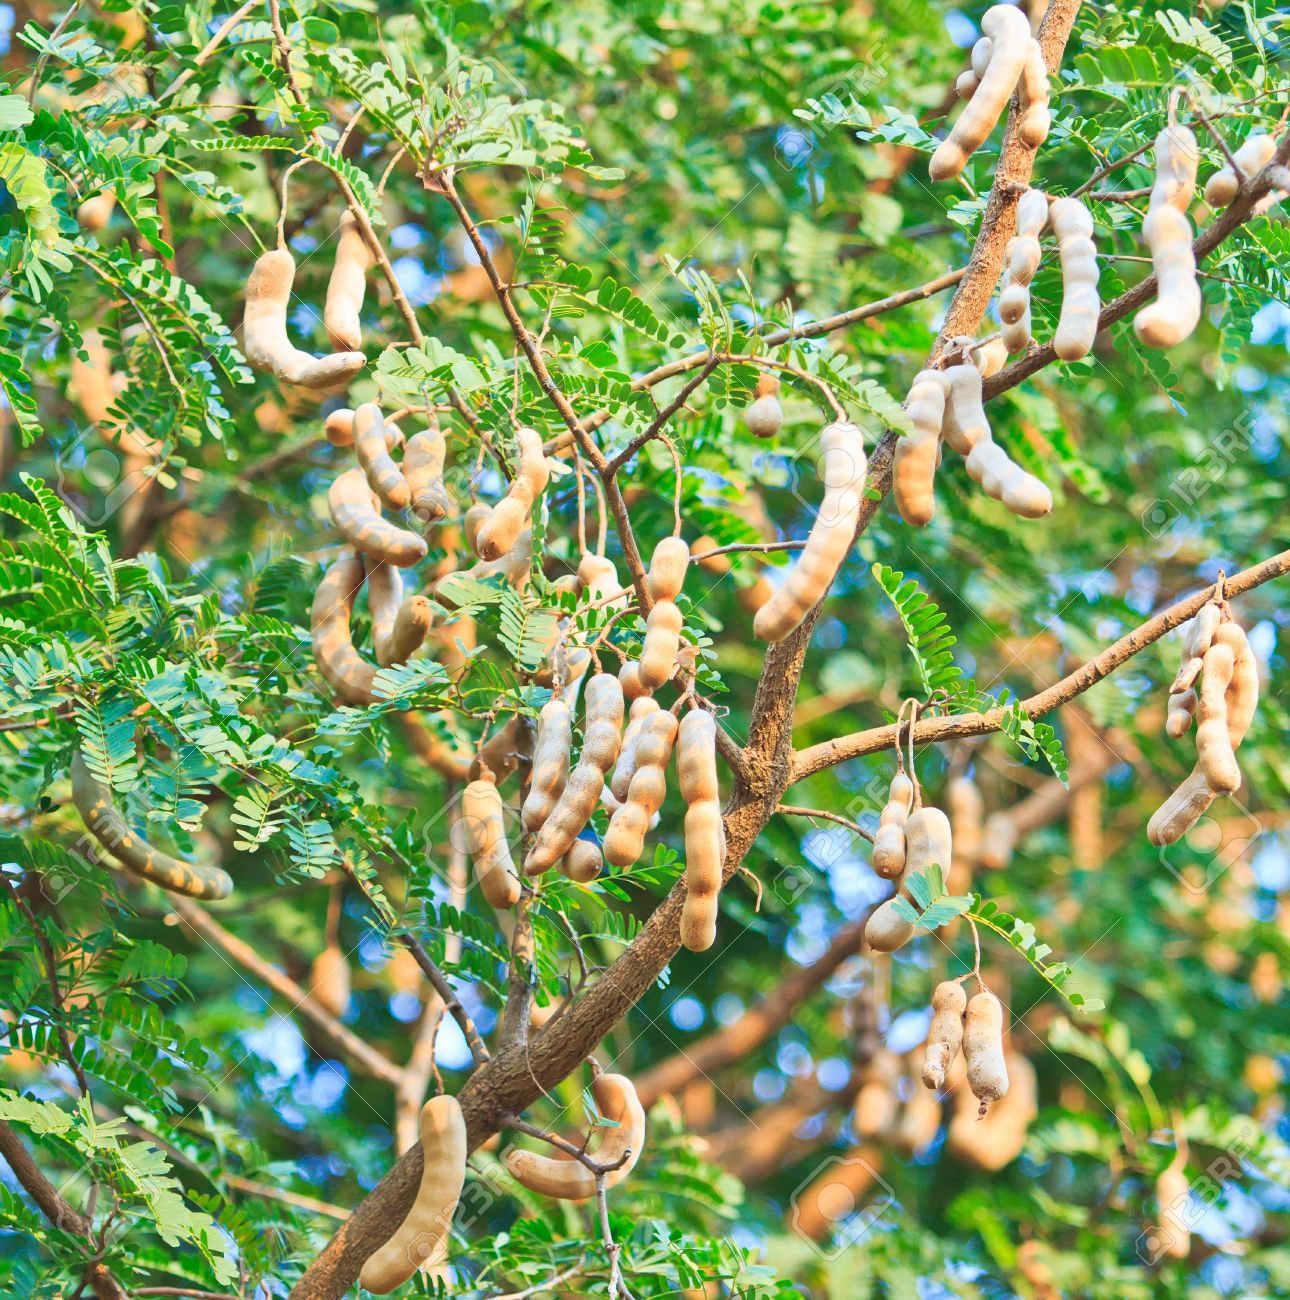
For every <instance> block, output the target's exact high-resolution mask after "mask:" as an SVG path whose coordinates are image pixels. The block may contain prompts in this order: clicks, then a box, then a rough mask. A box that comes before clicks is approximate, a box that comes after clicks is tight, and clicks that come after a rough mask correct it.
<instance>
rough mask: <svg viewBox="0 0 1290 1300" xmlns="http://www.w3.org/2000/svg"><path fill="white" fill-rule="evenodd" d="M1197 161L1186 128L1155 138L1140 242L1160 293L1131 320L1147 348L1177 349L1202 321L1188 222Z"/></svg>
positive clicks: (1169, 130)
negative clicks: (1153, 179)
mask: <svg viewBox="0 0 1290 1300" xmlns="http://www.w3.org/2000/svg"><path fill="white" fill-rule="evenodd" d="M1199 157H1200V151H1199V150H1198V148H1197V146H1196V137H1195V135H1193V134H1192V132H1191V130H1190V129H1189V128H1188V127H1185V126H1178V125H1174V126H1168V127H1166V128H1165V129H1164V130H1163V131H1161V132H1160V134H1159V135H1158V136H1157V137H1156V183H1155V186H1154V187H1153V188H1152V191H1151V201H1150V203H1149V204H1148V207H1147V216H1146V220H1145V221H1144V222H1143V223H1142V237H1143V239H1144V240H1145V241H1146V243H1147V247H1148V248H1149V249H1150V250H1151V261H1152V264H1153V266H1154V269H1155V273H1156V283H1157V286H1158V292H1157V296H1156V301H1155V302H1151V303H1148V304H1147V305H1146V306H1145V307H1143V308H1142V310H1141V311H1140V312H1138V314H1137V315H1136V316H1135V317H1134V318H1133V329H1134V333H1136V334H1137V336H1138V338H1139V340H1140V341H1141V342H1142V343H1144V344H1145V345H1146V346H1147V347H1149V348H1171V347H1174V346H1175V345H1176V344H1178V343H1181V342H1182V341H1183V340H1184V339H1185V338H1187V337H1188V336H1189V335H1190V334H1191V332H1192V331H1193V330H1194V329H1195V328H1196V326H1197V324H1198V323H1199V321H1200V312H1201V306H1202V299H1201V293H1200V286H1199V284H1197V282H1196V255H1195V253H1194V252H1193V250H1192V246H1191V238H1192V225H1191V221H1190V220H1189V219H1188V217H1187V206H1188V204H1190V203H1191V199H1192V194H1193V193H1194V191H1195V188H1196V164H1197V161H1198V160H1199Z"/></svg>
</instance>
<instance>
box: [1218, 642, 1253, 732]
mask: <svg viewBox="0 0 1290 1300" xmlns="http://www.w3.org/2000/svg"><path fill="white" fill-rule="evenodd" d="M1214 640H1215V641H1216V642H1219V643H1221V644H1223V645H1227V646H1230V647H1231V649H1232V655H1233V660H1234V662H1233V666H1232V684H1231V685H1230V686H1229V687H1228V688H1227V727H1228V732H1229V734H1230V735H1231V737H1232V748H1233V749H1235V748H1236V747H1237V745H1239V744H1240V743H1241V741H1242V740H1244V739H1245V733H1246V732H1247V731H1249V729H1250V723H1251V722H1253V721H1254V712H1255V710H1256V709H1257V708H1258V704H1259V669H1258V664H1256V663H1255V661H1254V652H1253V651H1252V650H1251V649H1250V642H1249V639H1248V638H1247V637H1246V635H1245V630H1244V628H1242V627H1241V625H1240V624H1239V623H1224V624H1223V625H1222V626H1221V627H1219V628H1218V630H1217V631H1216V632H1215V633H1214Z"/></svg>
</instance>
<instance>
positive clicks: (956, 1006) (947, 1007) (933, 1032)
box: [922, 980, 967, 1088]
mask: <svg viewBox="0 0 1290 1300" xmlns="http://www.w3.org/2000/svg"><path fill="white" fill-rule="evenodd" d="M966 1010H967V994H966V993H965V992H964V991H963V985H962V984H960V983H959V982H958V981H957V980H942V981H941V983H939V984H938V985H937V986H936V989H935V991H934V992H933V993H932V1023H931V1025H930V1027H929V1028H928V1031H927V1049H926V1051H925V1053H924V1056H923V1071H922V1079H923V1083H924V1084H925V1085H926V1086H927V1087H929V1088H943V1087H944V1086H945V1076H946V1074H947V1073H948V1071H949V1068H950V1065H951V1063H952V1062H953V1060H954V1058H955V1057H956V1056H958V1054H959V1051H960V1050H961V1049H962V1047H963V1015H964V1012H965V1011H966Z"/></svg>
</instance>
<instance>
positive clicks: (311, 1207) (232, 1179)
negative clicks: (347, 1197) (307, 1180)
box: [223, 1174, 349, 1219]
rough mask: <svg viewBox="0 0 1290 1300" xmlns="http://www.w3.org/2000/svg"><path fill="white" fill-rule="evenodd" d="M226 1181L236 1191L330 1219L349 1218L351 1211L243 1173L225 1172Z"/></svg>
mask: <svg viewBox="0 0 1290 1300" xmlns="http://www.w3.org/2000/svg"><path fill="white" fill-rule="evenodd" d="M223 1178H224V1182H226V1183H227V1184H228V1185H229V1186H230V1187H232V1188H234V1189H235V1190H236V1191H239V1192H245V1193H246V1194H247V1195H248V1196H260V1197H263V1198H264V1199H265V1200H266V1201H281V1202H282V1204H283V1205H294V1206H295V1207H296V1208H297V1209H301V1210H308V1211H310V1213H312V1214H324V1215H326V1216H327V1217H328V1218H329V1219H348V1218H349V1211H348V1210H347V1209H345V1207H344V1206H343V1205H332V1204H331V1202H330V1201H320V1200H319V1199H318V1198H317V1197H316V1196H306V1195H305V1194H304V1193H303V1192H292V1191H289V1190H287V1189H286V1188H284V1187H272V1186H270V1185H269V1184H268V1183H257V1182H256V1181H255V1180H254V1179H252V1178H243V1177H242V1175H241V1174H225V1175H224V1176H223Z"/></svg>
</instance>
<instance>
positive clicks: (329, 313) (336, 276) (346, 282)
mask: <svg viewBox="0 0 1290 1300" xmlns="http://www.w3.org/2000/svg"><path fill="white" fill-rule="evenodd" d="M371 264H372V255H371V253H369V252H368V250H367V244H366V243H365V242H364V240H363V236H362V233H361V232H360V231H359V228H358V223H357V222H356V221H355V220H354V214H353V213H352V212H346V213H345V215H344V216H342V217H341V219H340V235H339V237H338V238H337V241H336V260H335V262H333V263H332V271H331V279H330V280H329V281H328V282H327V297H326V299H325V300H324V303H323V325H324V327H325V328H326V330H327V335H328V337H329V338H330V339H331V341H332V346H333V347H335V348H337V349H339V350H342V351H343V350H347V349H348V350H357V349H358V348H361V347H362V346H363V330H362V327H361V326H360V324H359V319H358V315H359V312H360V311H361V310H362V308H363V295H364V293H365V292H366V289H367V269H368V267H369V266H371Z"/></svg>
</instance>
